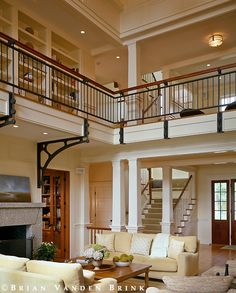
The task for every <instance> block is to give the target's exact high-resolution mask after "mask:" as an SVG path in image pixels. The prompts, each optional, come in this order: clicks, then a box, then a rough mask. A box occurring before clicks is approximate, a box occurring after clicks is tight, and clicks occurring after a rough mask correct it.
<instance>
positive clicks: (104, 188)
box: [90, 182, 112, 228]
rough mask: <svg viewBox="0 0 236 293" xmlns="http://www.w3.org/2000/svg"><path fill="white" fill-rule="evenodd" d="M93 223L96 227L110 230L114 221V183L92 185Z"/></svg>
mask: <svg viewBox="0 0 236 293" xmlns="http://www.w3.org/2000/svg"><path fill="white" fill-rule="evenodd" d="M90 195H91V214H90V217H91V223H92V224H93V225H94V226H95V227H101V228H108V227H109V226H110V225H111V220H112V183H111V182H97V183H92V184H91V189H90Z"/></svg>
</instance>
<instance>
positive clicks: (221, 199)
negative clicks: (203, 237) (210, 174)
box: [212, 179, 236, 245]
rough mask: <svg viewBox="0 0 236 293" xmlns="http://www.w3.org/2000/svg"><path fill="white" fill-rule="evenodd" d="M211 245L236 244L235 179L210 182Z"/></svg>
mask: <svg viewBox="0 0 236 293" xmlns="http://www.w3.org/2000/svg"><path fill="white" fill-rule="evenodd" d="M212 243H213V244H225V245H228V244H232V245H235V244H236V179H231V180H214V181H212Z"/></svg>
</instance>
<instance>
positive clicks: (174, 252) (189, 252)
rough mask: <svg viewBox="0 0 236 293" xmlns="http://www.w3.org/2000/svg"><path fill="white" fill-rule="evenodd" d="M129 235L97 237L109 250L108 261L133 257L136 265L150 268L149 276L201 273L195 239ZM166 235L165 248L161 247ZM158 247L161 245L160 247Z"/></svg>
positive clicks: (116, 233)
mask: <svg viewBox="0 0 236 293" xmlns="http://www.w3.org/2000/svg"><path fill="white" fill-rule="evenodd" d="M161 234H162V233H159V234H143V233H128V232H107V233H104V234H97V235H96V243H98V244H102V245H105V246H106V247H107V248H108V249H109V251H110V257H109V259H110V260H112V259H113V257H114V256H119V255H121V254H123V253H125V254H132V255H133V256H134V260H133V262H134V263H142V264H149V265H151V266H152V267H151V269H150V272H149V277H151V278H156V279H161V278H162V277H163V276H166V275H179V276H194V275H197V274H198V241H197V238H196V236H183V237H177V236H171V235H167V234H165V235H161ZM160 236H165V238H164V239H166V241H165V242H166V243H164V244H165V245H163V246H164V247H161V246H160V245H159V242H160V241H159V240H160V239H161V238H160ZM158 245H159V246H158Z"/></svg>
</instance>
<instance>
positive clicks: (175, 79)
mask: <svg viewBox="0 0 236 293" xmlns="http://www.w3.org/2000/svg"><path fill="white" fill-rule="evenodd" d="M234 67H236V63H232V64H227V65H224V66H220V67H213V68H210V69H205V70H200V71H196V72H191V73H188V74H183V75H180V76H175V77H170V78H167V79H163V80H159V81H154V82H151V83H145V84H142V85H139V86H134V87H130V88H126V89H121V90H119V91H116V92H115V93H116V94H123V95H124V94H125V93H126V92H130V91H135V90H140V89H144V88H148V87H151V86H160V85H161V84H164V85H167V84H168V83H169V82H171V81H178V80H182V79H187V78H191V77H195V76H199V75H204V74H208V73H212V72H221V71H222V70H226V69H230V68H234Z"/></svg>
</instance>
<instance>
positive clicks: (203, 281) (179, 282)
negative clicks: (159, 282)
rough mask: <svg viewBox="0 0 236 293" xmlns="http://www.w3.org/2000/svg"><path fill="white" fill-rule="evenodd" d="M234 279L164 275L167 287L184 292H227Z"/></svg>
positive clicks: (228, 277)
mask: <svg viewBox="0 0 236 293" xmlns="http://www.w3.org/2000/svg"><path fill="white" fill-rule="evenodd" d="M232 280H233V278H232V277H230V276H227V277H224V276H210V277H206V276H194V277H180V276H173V277H169V276H165V277H163V281H164V283H165V284H166V286H167V289H170V290H173V291H174V292H182V293H213V292H214V293H225V292H226V291H227V290H228V289H229V287H230V284H231V282H232Z"/></svg>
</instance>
